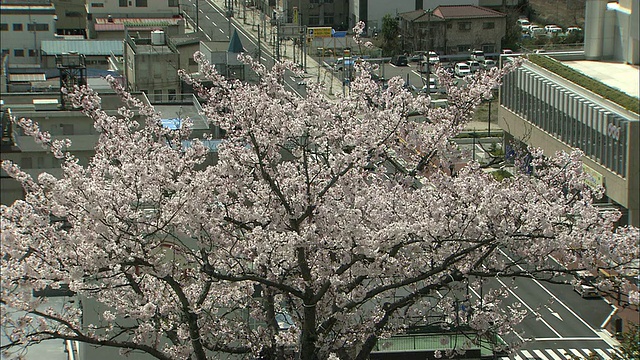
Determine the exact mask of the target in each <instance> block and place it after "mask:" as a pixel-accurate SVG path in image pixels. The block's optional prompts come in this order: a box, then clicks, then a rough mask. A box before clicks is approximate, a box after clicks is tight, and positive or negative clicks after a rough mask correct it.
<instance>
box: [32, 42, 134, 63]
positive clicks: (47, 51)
mask: <svg viewBox="0 0 640 360" xmlns="http://www.w3.org/2000/svg"><path fill="white" fill-rule="evenodd" d="M123 51H124V49H123V46H122V40H53V41H50V40H47V41H43V42H42V66H43V67H45V68H55V67H56V56H59V55H62V54H68V53H76V54H82V55H84V56H85V59H86V65H87V67H90V68H94V69H101V70H107V69H109V57H110V56H112V55H113V56H120V57H121V56H122V55H123Z"/></svg>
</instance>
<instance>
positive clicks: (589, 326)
mask: <svg viewBox="0 0 640 360" xmlns="http://www.w3.org/2000/svg"><path fill="white" fill-rule="evenodd" d="M498 250H499V251H500V252H501V253H502V255H504V257H506V258H507V259H509V261H511V262H514V261H513V259H511V258H510V257H509V256H508V255H507V254H506V253H505V252H504V251H502V249H498ZM516 266H517V267H518V268H519V269H520V270H522V271H525V269H524V268H523V267H522V266H520V265H516ZM531 280H533V282H534V283H536V284H537V285H538V286H540V287H541V288H542V290H544V291H545V292H546V293H547V294H549V296H551V297H552V298H553V300H554V301H555V302H557V303H558V304H560V305H562V307H564V308H565V309H567V311H568V312H569V313H570V314H571V315H573V316H575V318H576V319H578V320H580V322H581V323H582V324H583V325H584V326H586V327H587V328H588V329H589V330H591V331H593V333H594V334H596V335H597V334H598V333H597V332H596V330H595V329H594V328H592V327H591V325H589V324H587V322H586V321H584V320H583V319H582V318H581V317H580V316H578V314H576V313H575V312H574V311H573V310H571V309H570V308H569V307H568V306H567V305H565V303H563V302H562V300H560V299H558V298H557V297H556V296H555V295H554V294H553V293H552V292H551V291H549V289H547V288H546V287H544V286H542V284H541V283H540V282H539V281H538V280H536V279H531Z"/></svg>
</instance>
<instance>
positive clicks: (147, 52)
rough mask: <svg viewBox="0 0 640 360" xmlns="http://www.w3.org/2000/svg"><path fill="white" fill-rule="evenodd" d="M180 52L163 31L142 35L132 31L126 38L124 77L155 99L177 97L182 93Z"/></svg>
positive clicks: (129, 83)
mask: <svg viewBox="0 0 640 360" xmlns="http://www.w3.org/2000/svg"><path fill="white" fill-rule="evenodd" d="M179 69H180V53H179V52H178V49H176V47H175V46H173V44H172V43H171V42H167V41H166V38H165V33H164V32H163V31H155V32H152V33H151V37H150V38H148V37H142V36H139V35H137V34H132V33H128V34H127V37H126V38H125V41H124V77H125V82H126V86H127V88H128V89H129V90H130V91H142V92H144V93H146V94H149V96H152V97H153V98H154V99H156V100H159V99H163V98H166V99H167V100H171V99H174V98H175V96H176V94H178V93H180V92H181V91H180V89H181V85H180V84H181V80H180V78H179V76H178V70H179Z"/></svg>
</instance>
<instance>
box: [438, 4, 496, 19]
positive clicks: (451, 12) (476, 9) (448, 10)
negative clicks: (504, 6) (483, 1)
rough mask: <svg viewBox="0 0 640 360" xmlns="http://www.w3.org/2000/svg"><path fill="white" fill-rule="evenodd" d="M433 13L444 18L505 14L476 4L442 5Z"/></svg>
mask: <svg viewBox="0 0 640 360" xmlns="http://www.w3.org/2000/svg"><path fill="white" fill-rule="evenodd" d="M433 14H434V15H436V16H438V17H441V18H444V19H460V18H483V17H484V18H486V17H503V16H506V15H505V14H503V13H501V12H499V11H495V10H491V9H487V8H484V7H481V6H475V5H440V6H438V7H437V8H436V9H435V10H434V11H433Z"/></svg>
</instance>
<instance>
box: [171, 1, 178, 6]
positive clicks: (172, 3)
mask: <svg viewBox="0 0 640 360" xmlns="http://www.w3.org/2000/svg"><path fill="white" fill-rule="evenodd" d="M178 3H179V1H178V0H169V7H178Z"/></svg>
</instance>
